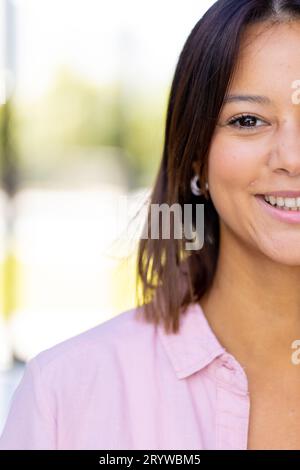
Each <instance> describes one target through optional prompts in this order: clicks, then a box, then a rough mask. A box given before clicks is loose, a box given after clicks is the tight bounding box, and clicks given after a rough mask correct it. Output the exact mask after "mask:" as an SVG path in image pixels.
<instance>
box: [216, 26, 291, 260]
mask: <svg viewBox="0 0 300 470" xmlns="http://www.w3.org/2000/svg"><path fill="white" fill-rule="evenodd" d="M265 26H266V25H263V24H261V25H255V26H254V25H252V26H250V27H248V30H247V33H246V35H245V36H244V41H246V42H247V46H246V47H245V48H244V49H242V51H241V54H240V57H239V61H238V67H237V70H236V73H235V75H234V77H233V81H232V83H231V86H230V89H229V91H228V95H233V94H234V95H259V96H261V97H265V98H261V99H260V101H259V102H257V101H254V100H253V101H249V100H232V101H228V102H227V103H225V104H224V106H223V108H222V111H221V114H220V118H219V121H218V125H217V127H216V129H215V133H214V136H213V140H212V143H211V147H210V153H209V159H208V183H209V192H210V196H211V198H212V201H213V203H214V205H215V208H216V210H217V212H218V214H219V216H220V222H221V230H224V228H225V230H227V233H231V234H232V235H234V236H235V237H238V239H239V240H240V241H241V240H242V241H244V242H245V243H246V245H247V246H248V247H251V248H254V249H255V250H259V252H261V253H263V254H265V255H266V256H268V257H269V258H272V259H273V260H274V261H277V262H280V263H284V264H289V265H300V211H299V212H298V211H297V212H296V211H294V210H293V211H291V212H290V211H289V212H287V211H286V210H285V209H282V208H275V207H271V206H270V205H268V203H267V202H264V199H263V198H262V199H260V198H258V197H257V196H256V195H257V194H259V195H262V194H268V193H271V192H274V193H275V196H274V197H276V194H277V195H278V196H280V192H288V191H295V192H298V194H297V193H296V194H294V198H295V196H296V202H297V195H298V198H299V203H300V104H297V98H298V101H300V99H299V98H300V22H296V21H295V22H293V23H291V24H281V25H276V26H274V27H273V28H271V29H270V30H265V31H263V30H264V29H265ZM261 32H262V34H261V35H260V36H258V37H256V35H257V34H258V33H261ZM243 44H244V43H242V45H243ZM296 80H298V81H299V84H298V89H299V91H298V92H297V88H295V86H296V85H297V84H296V85H295V81H296ZM293 84H294V88H293ZM241 114H246V115H247V116H248V117H246V118H245V117H244V118H242V119H239V120H238V121H237V122H235V123H234V124H231V125H230V124H229V121H230V120H232V119H233V118H239V117H240V116H239V115H241ZM292 195H293V194H292ZM282 196H283V195H281V199H275V200H274V199H273V202H274V201H275V202H276V203H277V202H278V203H279V204H282V203H284V204H289V203H291V204H292V203H293V201H292V202H291V200H288V199H285V198H282ZM286 196H288V194H286ZM299 206H300V204H299ZM291 219H292V220H291Z"/></svg>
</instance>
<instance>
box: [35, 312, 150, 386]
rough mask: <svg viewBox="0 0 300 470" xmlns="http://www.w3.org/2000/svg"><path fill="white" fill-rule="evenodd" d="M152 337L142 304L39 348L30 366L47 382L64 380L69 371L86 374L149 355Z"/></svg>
mask: <svg viewBox="0 0 300 470" xmlns="http://www.w3.org/2000/svg"><path fill="white" fill-rule="evenodd" d="M154 337H155V328H154V325H152V324H150V323H147V322H146V321H145V320H144V318H143V315H142V307H133V308H131V309H128V310H125V311H122V312H120V313H119V314H117V315H116V316H114V317H112V318H111V319H109V320H106V321H105V322H103V323H100V324H98V325H96V326H95V327H93V328H90V329H88V330H86V331H84V332H82V333H80V334H78V335H76V336H72V337H70V338H68V339H66V340H64V341H62V342H60V343H57V344H55V345H54V346H52V347H50V348H48V349H45V350H43V351H41V352H40V353H38V354H37V355H36V356H34V357H33V358H32V359H30V360H29V365H31V364H32V363H34V366H35V367H37V368H38V369H39V371H40V374H42V375H44V376H45V380H46V381H48V380H50V377H52V379H53V380H56V379H59V378H61V380H64V381H65V380H66V378H67V377H68V376H72V375H73V374H72V372H73V373H74V374H76V375H77V376H78V374H80V373H84V374H85V376H87V374H88V371H89V370H90V371H91V372H92V373H93V371H94V370H95V366H97V367H98V368H99V367H100V368H101V369H102V370H103V371H104V370H105V368H106V367H107V368H108V367H109V366H111V365H112V362H114V363H118V364H120V361H122V362H123V361H126V360H128V361H129V360H130V359H131V358H133V357H135V358H136V357H137V354H144V353H145V354H151V345H152V346H153V340H154ZM149 346H150V347H149Z"/></svg>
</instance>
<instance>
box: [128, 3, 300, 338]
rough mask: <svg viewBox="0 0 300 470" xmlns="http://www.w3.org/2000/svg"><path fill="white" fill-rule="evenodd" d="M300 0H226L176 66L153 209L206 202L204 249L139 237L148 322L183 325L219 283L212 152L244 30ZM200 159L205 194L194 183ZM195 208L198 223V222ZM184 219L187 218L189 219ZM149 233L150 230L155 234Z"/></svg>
mask: <svg viewBox="0 0 300 470" xmlns="http://www.w3.org/2000/svg"><path fill="white" fill-rule="evenodd" d="M299 16H300V0H218V1H217V2H216V3H214V4H213V5H212V6H211V8H209V10H207V12H206V13H205V14H204V16H203V17H202V18H201V19H200V20H199V21H198V22H197V23H196V25H195V26H194V27H193V29H192V31H191V33H190V34H189V36H188V38H187V40H186V42H185V44H184V46H183V49H182V52H181V53H180V56H179V59H178V63H177V66H176V69H175V73H174V77H173V81H172V84H171V90H170V94H169V98H168V105H167V114H166V124H165V134H164V145H163V153H162V159H161V163H160V167H159V171H158V174H157V176H156V181H155V183H154V186H153V189H152V192H151V195H150V198H149V207H148V208H147V211H148V212H147V218H146V219H147V220H146V225H147V227H148V228H147V230H149V231H150V230H151V207H152V205H153V204H156V205H157V204H158V205H161V204H165V203H166V204H168V206H171V205H173V204H174V203H177V204H179V205H180V207H181V208H182V209H183V208H184V205H185V204H193V205H196V204H197V203H201V204H204V214H205V230H204V243H203V246H202V248H201V249H199V250H191V251H187V250H186V249H185V244H184V241H185V240H184V238H182V239H175V238H174V237H173V236H172V234H171V236H170V239H154V238H151V236H148V237H147V238H146V237H143V238H141V239H140V240H139V244H138V253H137V284H136V288H137V290H136V295H137V299H138V300H137V303H138V306H141V305H142V307H143V308H142V309H139V310H140V311H141V312H142V315H143V317H144V318H145V319H146V321H150V322H152V323H155V324H158V323H160V322H162V323H163V325H164V328H165V331H166V332H170V330H172V331H173V332H174V333H177V332H178V331H179V320H180V318H179V317H180V314H181V312H183V313H185V311H186V307H187V306H188V305H189V304H190V303H191V302H198V301H200V299H201V297H202V296H203V294H204V293H205V292H206V291H207V290H208V289H209V287H210V286H211V284H212V281H213V277H214V274H215V270H216V266H217V261H218V253H219V216H218V213H217V211H216V209H215V207H214V204H213V202H212V200H211V199H210V197H209V193H208V192H207V190H206V188H205V182H206V180H207V163H208V154H209V149H210V144H211V140H212V136H213V133H214V130H215V126H216V124H217V121H218V117H219V114H220V112H221V108H222V105H223V101H224V98H225V96H226V93H227V90H228V89H229V86H230V83H231V80H232V77H233V74H234V71H235V67H236V64H237V58H238V53H239V50H240V44H241V38H242V34H243V32H244V30H245V27H246V26H247V25H250V24H254V23H261V22H267V24H266V26H267V25H270V27H271V26H272V25H273V24H275V23H280V22H284V21H287V20H293V19H299ZM193 162H197V164H198V168H200V169H199V173H198V175H199V182H200V185H201V188H202V194H201V195H200V196H195V195H194V194H193V193H192V191H191V189H190V181H191V178H192V177H193V176H194V172H193V166H192V164H193ZM194 217H195V214H194V213H193V218H192V224H193V226H195V220H194ZM181 224H183V219H181ZM148 233H149V232H148Z"/></svg>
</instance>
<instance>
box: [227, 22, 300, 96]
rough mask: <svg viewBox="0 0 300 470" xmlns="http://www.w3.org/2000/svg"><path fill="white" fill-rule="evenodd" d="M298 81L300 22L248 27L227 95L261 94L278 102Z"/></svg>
mask: <svg viewBox="0 0 300 470" xmlns="http://www.w3.org/2000/svg"><path fill="white" fill-rule="evenodd" d="M295 80H300V20H298V21H292V22H289V23H282V24H276V25H272V26H270V25H269V24H267V23H261V24H257V25H251V26H248V27H247V28H246V30H245V31H244V33H243V37H242V41H241V47H240V51H239V55H238V60H237V63H236V68H235V71H234V75H233V78H232V82H231V86H230V91H235V92H245V91H247V90H248V91H249V92H250V91H251V92H254V91H255V92H257V93H259V92H261V93H259V94H265V95H268V96H269V97H270V98H271V99H272V100H274V101H276V98H277V101H278V100H279V99H280V98H282V97H284V96H285V97H286V96H287V95H288V96H290V95H291V93H292V91H293V90H292V87H291V85H292V82H294V81H295Z"/></svg>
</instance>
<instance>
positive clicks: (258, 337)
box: [200, 226, 300, 367]
mask: <svg viewBox="0 0 300 470" xmlns="http://www.w3.org/2000/svg"><path fill="white" fill-rule="evenodd" d="M299 286H300V267H299V266H287V265H282V264H278V263H276V262H274V261H273V260H271V259H270V258H267V257H264V256H263V254H261V253H258V252H257V250H254V249H253V248H251V247H249V246H246V245H245V244H243V243H241V241H238V240H237V239H236V238H234V235H233V234H232V233H231V232H229V231H228V229H225V228H224V226H221V231H220V251H219V259H218V264H217V269H216V273H215V277H214V281H213V284H212V286H211V288H210V289H209V291H208V292H207V293H206V294H205V295H204V296H203V297H202V299H201V301H200V303H201V306H202V308H203V311H204V313H205V315H206V317H207V319H208V321H209V323H210V325H211V327H212V329H213V330H214V332H215V334H216V335H217V337H218V339H219V341H220V343H221V344H222V345H223V346H224V347H225V348H226V349H227V351H228V352H230V353H232V354H233V355H234V356H235V357H236V358H237V359H238V360H239V361H240V362H241V364H244V365H246V364H249V363H253V364H261V365H262V366H264V367H265V366H267V365H270V364H274V363H276V364H279V363H282V364H283V363H286V361H289V362H290V358H291V354H292V352H293V349H292V347H291V345H292V342H293V341H294V340H296V339H300V289H299Z"/></svg>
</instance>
